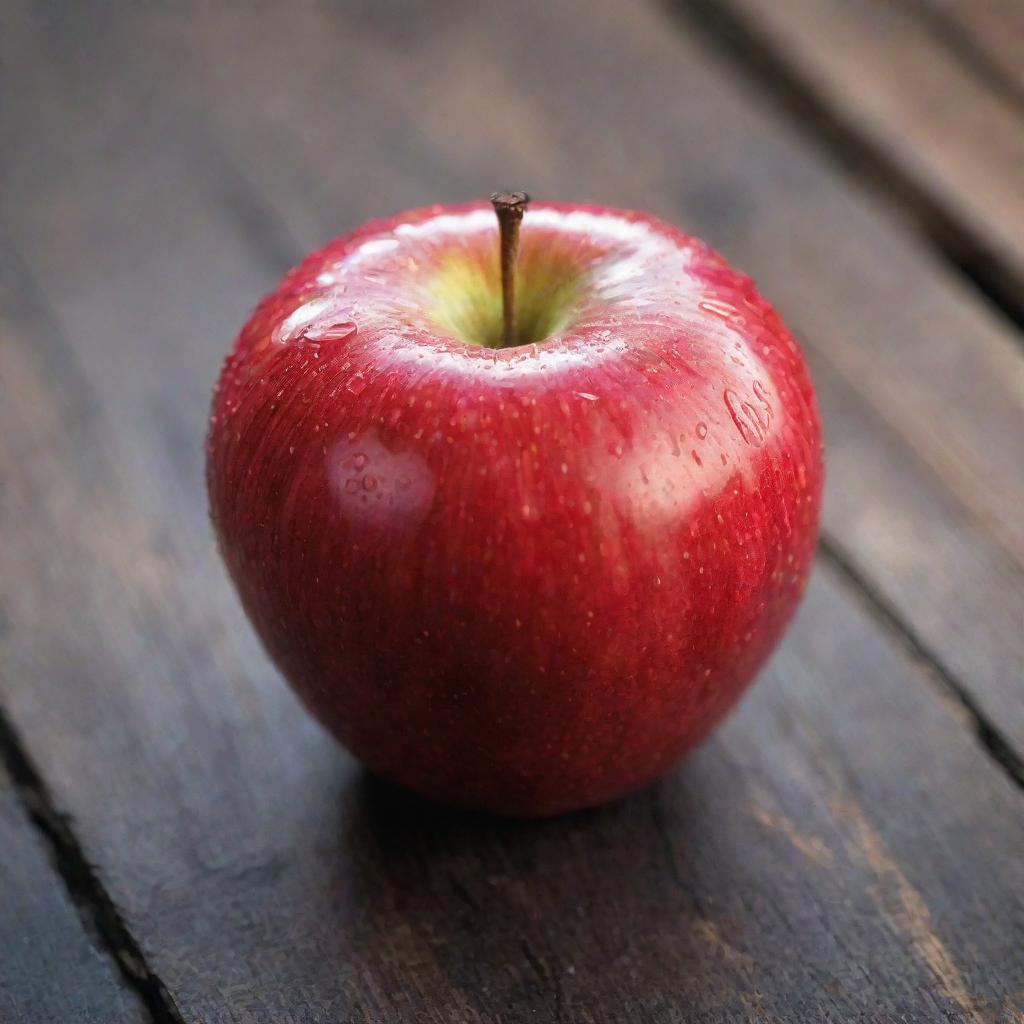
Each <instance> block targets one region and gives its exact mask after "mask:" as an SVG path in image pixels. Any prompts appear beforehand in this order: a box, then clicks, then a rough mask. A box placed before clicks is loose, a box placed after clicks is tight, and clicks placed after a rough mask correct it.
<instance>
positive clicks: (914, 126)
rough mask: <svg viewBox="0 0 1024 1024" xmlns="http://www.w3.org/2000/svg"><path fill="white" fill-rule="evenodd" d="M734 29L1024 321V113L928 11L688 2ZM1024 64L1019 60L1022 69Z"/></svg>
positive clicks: (879, 5)
mask: <svg viewBox="0 0 1024 1024" xmlns="http://www.w3.org/2000/svg"><path fill="white" fill-rule="evenodd" d="M681 2H682V6H683V9H684V10H691V11H693V12H694V13H695V15H696V16H697V17H698V18H705V19H709V20H719V21H720V20H722V19H723V18H725V19H735V22H734V23H735V24H739V25H741V26H743V31H745V32H747V33H749V40H750V41H751V43H752V45H753V46H754V47H755V48H756V49H757V50H760V51H762V52H766V53H768V54H770V55H771V59H773V60H776V61H778V62H779V64H780V65H781V66H782V67H783V68H784V71H783V74H784V75H785V76H787V77H788V78H790V79H792V80H794V81H796V82H797V83H798V87H799V88H801V89H803V90H805V91H807V92H808V93H809V94H810V95H811V96H813V97H814V100H815V102H816V103H817V104H819V105H820V106H822V107H823V108H824V109H825V111H826V112H827V114H826V116H827V118H829V119H830V120H834V121H835V122H836V123H838V124H840V125H842V126H843V128H844V130H846V131H848V132H852V133H853V134H854V135H855V136H856V137H857V139H858V140H860V142H861V143H862V144H864V145H867V146H869V147H870V148H871V149H872V150H873V151H874V152H875V154H876V156H877V159H878V161H880V162H881V164H882V173H883V174H884V175H888V176H889V178H890V179H891V181H890V182H889V184H890V185H891V186H892V187H894V188H895V190H896V192H897V193H898V195H899V197H900V198H901V199H903V200H909V201H910V202H912V203H914V204H917V205H920V206H921V207H922V210H921V212H922V215H923V216H924V217H925V219H926V220H927V221H930V222H931V223H932V227H933V229H934V230H935V231H937V232H939V233H940V234H943V235H945V236H946V239H945V243H946V245H947V246H948V247H949V248H950V249H951V250H952V251H954V252H955V253H956V254H957V256H958V258H962V259H964V260H966V261H968V262H970V263H972V264H974V265H975V266H976V268H977V270H978V272H979V273H980V274H981V276H982V277H983V278H985V280H986V283H987V284H988V285H989V287H991V288H993V289H994V290H996V291H997V292H998V294H999V296H1000V298H1001V299H1002V301H1003V302H1005V303H1006V304H1007V305H1008V306H1009V307H1010V308H1012V310H1013V312H1014V315H1016V316H1018V317H1020V316H1024V303H1022V302H1021V301H1020V298H1019V295H1020V287H1021V284H1022V282H1024V241H1022V238H1024V194H1022V192H1021V190H1020V187H1019V183H1020V174H1019V168H1020V167H1021V166H1022V165H1024V107H1022V106H1021V103H1020V102H1019V100H1018V99H1017V98H1016V97H1014V96H1012V95H1007V94H1006V93H1005V91H1004V90H1001V89H994V88H992V83H991V81H990V77H986V76H984V75H982V74H979V73H978V69H977V67H974V66H972V65H971V64H970V62H965V60H964V59H963V57H962V54H958V53H957V52H955V51H954V50H952V49H950V47H949V46H948V45H947V44H946V43H944V41H943V39H942V38H941V37H940V36H939V35H937V34H936V33H935V31H934V26H933V24H930V22H929V19H927V18H925V17H922V16H921V11H920V7H921V6H922V5H919V4H915V3H913V2H911V3H888V2H886V0H868V2H863V3H849V2H847V0H824V2H821V0H785V2H784V3H771V2H768V0H731V2H727V3H725V4H723V5H717V4H708V3H707V2H706V0H681ZM1019 63H1020V60H1019V53H1018V64H1019Z"/></svg>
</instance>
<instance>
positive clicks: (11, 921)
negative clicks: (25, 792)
mask: <svg viewBox="0 0 1024 1024" xmlns="http://www.w3.org/2000/svg"><path fill="white" fill-rule="evenodd" d="M0 849H2V851H3V855H2V856H0V907H2V912H0V950H2V951H3V952H2V955H0V1020H2V1021H3V1022H4V1024H67V1022H68V1021H75V1022H76V1024H143V1021H144V1020H145V1015H144V1013H143V1012H142V1010H141V1008H140V1006H139V1004H138V1002H137V1001H136V999H135V997H134V995H133V994H132V993H131V992H129V991H126V989H125V988H124V986H123V985H122V983H121V981H120V980H119V978H118V977H117V973H116V970H115V969H114V968H113V965H112V964H111V962H110V960H109V959H108V958H107V956H106V954H105V953H104V952H102V950H101V949H100V948H99V947H98V944H97V943H96V942H95V941H94V940H93V939H92V938H91V937H90V936H89V935H87V934H86V932H85V931H84V929H83V927H82V923H81V921H80V920H79V918H78V915H77V914H76V912H75V908H74V906H73V904H72V903H71V901H70V899H69V898H68V894H67V892H66V890H65V888H64V885H63V883H62V881H61V879H60V877H59V875H58V874H57V873H56V872H55V871H54V869H53V867H52V866H51V865H50V863H49V861H48V858H47V852H46V849H45V848H44V845H43V841H42V839H41V837H40V835H39V833H38V832H37V831H36V829H35V828H34V827H33V825H32V824H31V822H30V821H29V819H28V817H27V816H26V814H25V812H24V810H23V808H22V807H21V804H20V802H19V800H18V798H17V795H16V794H15V791H14V787H13V784H12V782H11V779H10V777H9V776H8V775H7V773H6V772H5V771H4V769H3V767H2V766H0Z"/></svg>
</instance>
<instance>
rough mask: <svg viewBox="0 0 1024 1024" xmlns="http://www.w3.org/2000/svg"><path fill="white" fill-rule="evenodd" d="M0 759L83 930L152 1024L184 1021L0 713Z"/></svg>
mask: <svg viewBox="0 0 1024 1024" xmlns="http://www.w3.org/2000/svg"><path fill="white" fill-rule="evenodd" d="M0 760H2V761H3V764H4V766H5V767H6V769H7V772H8V774H9V775H10V777H11V780H12V782H13V785H14V790H15V793H16V794H17V797H18V799H19V801H20V802H21V804H22V806H23V807H24V809H25V812H26V814H27V816H28V818H29V820H30V821H31V822H32V824H33V825H34V826H35V828H36V829H38V831H39V832H40V834H41V835H42V838H43V840H44V842H45V844H46V847H47V848H48V850H49V853H50V856H51V859H52V861H53V865H54V869H55V870H56V872H57V874H58V875H59V876H60V878H61V880H62V881H63V883H64V886H65V888H66V890H67V892H68V895H69V896H70V898H71V902H72V903H73V905H74V907H75V910H76V911H77V913H78V917H79V919H80V920H81V922H82V927H83V928H84V930H85V932H86V934H87V935H88V936H89V937H90V938H91V939H92V940H93V941H94V942H95V943H96V945H97V946H98V947H99V948H100V949H101V950H103V951H105V952H106V953H107V955H108V956H110V958H111V959H112V960H113V961H114V963H115V964H116V965H117V969H118V973H119V974H120V976H121V978H122V980H123V982H124V984H125V985H126V986H127V987H128V989H129V990H130V991H132V992H134V993H135V995H136V996H137V998H138V999H139V1001H140V1002H141V1003H142V1005H143V1007H144V1008H145V1010H146V1012H147V1013H148V1014H149V1016H150V1018H151V1019H152V1021H153V1024H184V1018H183V1017H182V1015H181V1012H180V1011H179V1010H178V1007H177V1006H176V1005H175V1002H174V999H173V998H172V997H171V995H170V993H169V992H168V990H167V986H166V985H165V984H164V983H163V981H162V980H161V979H160V978H159V976H158V975H157V974H156V973H155V972H154V971H153V970H152V968H151V967H150V966H149V964H148V963H147V961H146V958H145V956H144V955H143V953H142V950H141V948H140V947H139V944H138V943H137V942H136V941H135V939H134V938H133V936H132V935H131V933H130V932H129V931H128V927H127V925H126V924H125V923H124V920H123V918H122V917H121V914H120V912H119V911H118V909H117V907H116V906H115V904H114V901H113V900H112V899H111V897H110V895H109V894H108V893H107V891H106V889H105V888H104V886H103V883H102V882H101V881H100V880H99V878H98V877H97V875H96V872H95V871H94V870H93V867H92V865H91V864H90V863H89V861H88V859H87V858H86V856H85V851H84V850H83V849H82V847H81V845H80V843H79V842H78V839H77V838H76V837H75V834H74V832H73V831H72V829H71V827H70V825H69V824H68V820H67V818H66V817H65V815H63V814H62V813H61V812H60V811H59V810H58V809H57V807H56V806H55V805H54V802H53V799H52V797H51V794H50V792H49V790H48V788H47V786H46V783H45V782H44V781H43V778H42V776H41V775H40V774H39V772H38V771H37V770H36V768H35V766H34V765H33V763H32V761H31V759H30V757H29V756H28V754H27V752H26V751H25V749H24V747H23V745H22V743H21V741H20V739H19V738H18V736H17V734H16V733H15V731H14V729H13V728H12V726H11V725H10V723H9V722H8V720H7V718H6V716H5V715H4V714H3V713H2V712H0Z"/></svg>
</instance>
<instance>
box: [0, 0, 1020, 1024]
mask: <svg viewBox="0 0 1024 1024" xmlns="http://www.w3.org/2000/svg"><path fill="white" fill-rule="evenodd" d="M708 6H709V5H708V4H704V3H698V2H697V0H677V2H675V3H672V4H668V3H666V4H654V3H652V4H644V3H628V4H627V3H622V4H617V3H598V2H596V0H595V2H583V0H577V2H569V0H557V2H553V3H552V2H542V0H535V2H530V3H523V4H519V5H517V6H516V15H515V17H509V16H508V15H507V12H505V13H503V12H501V11H499V10H497V9H489V8H488V6H487V5H480V4H474V3H471V2H469V0H464V2H460V0H446V2H443V3H432V4H429V5H426V4H417V3H414V2H412V0H409V2H405V3H398V2H387V3H381V2H379V0H357V2H350V3H345V4H336V5H326V4H325V5H317V6H313V5H284V4H265V5H258V6H257V7H254V8H249V9H245V8H243V7H242V6H240V5H239V6H237V7H236V6H234V5H219V4H218V5H201V4H185V5H174V6H170V5H167V6H157V5H148V6H132V7H128V6H126V5H123V6H121V7H120V8H117V7H116V6H115V5H100V4H74V5H71V4H68V5H54V6H53V7H49V8H48V7H46V6H45V5H37V4H33V3H31V2H30V0H10V2H8V3H7V4H5V5H4V9H3V12H2V13H0V75H2V78H0V103H2V107H0V174H2V178H0V272H2V276H0V380H2V382H3V384H2V386H3V396H4V398H3V402H2V404H0V483H2V487H0V537H2V538H3V543H2V544H0V580H2V583H0V644H2V653H3V657H2V671H0V711H2V714H3V718H2V720H0V721H2V722H3V728H2V729H0V748H2V750H3V754H4V758H5V760H6V762H7V764H8V767H9V770H10V773H11V775H12V776H13V777H14V778H16V779H17V780H18V786H17V787H16V788H15V789H11V788H10V787H9V786H8V784H7V783H4V782H0V851H2V857H0V943H2V946H0V1019H3V1020H4V1021H5V1022H6V1021H7V1020H13V1021H14V1022H16V1024H21V1022H22V1021H33V1022H35V1021H42V1022H49V1021H54V1022H58V1021H59V1022H61V1024H63V1022H66V1021H71V1020H74V1021H78V1020H83V1021H92V1020H96V1021H103V1022H106V1021H120V1020H126V1021H127V1020H131V1021H135V1020H146V1019H150V1020H155V1021H157V1022H159V1024H164V1022H174V1021H180V1020H184V1021H189V1022H192V1021H197V1022H210V1024H213V1022H216V1024H221V1022H225V1024H226V1022H247V1024H248V1022H253V1024H255V1022H261V1024H262V1022H266V1024H270V1022H273V1024H288V1022H296V1024H298V1022H301V1024H311V1022H314V1021H318V1022H319V1021H325V1022H326V1021H332V1022H333V1021H350V1020H351V1021H364V1020H365V1021H374V1022H378V1021H434V1020H436V1021H445V1022H451V1021H473V1022H476V1021H488V1022H490V1021H502V1022H504V1021H513V1022H518V1021H536V1020H558V1021H597V1022H604V1021H622V1020H651V1021H659V1022H661V1021H666V1022H668V1021H672V1022H675V1021H708V1022H712V1021H716V1022H717V1021H734V1020H743V1021H817V1020H822V1021H825V1020H828V1021H861V1020H870V1021H889V1020H906V1021H915V1022H917V1021H920V1022H925V1021H928V1022H931V1021H936V1020H951V1021H970V1022H990V1021H991V1022H994V1021H1008V1022H1020V1021H1021V1020H1024V956H1022V955H1021V949H1022V948H1024V854H1022V851H1024V792H1022V786H1024V768H1022V765H1024V517H1022V516H1021V511H1020V510H1021V508H1022V507H1024V471H1022V465H1024V351H1022V347H1021V346H1022V340H1024V339H1022V337H1021V331H1020V328H1019V326H1018V324H1019V321H1020V316H1019V310H1018V309H1016V308H1015V306H1014V304H1013V302H1012V301H1011V300H1010V298H1008V296H1009V295H1010V291H1012V289H1011V290H1008V288H1007V282H1010V283H1012V282H1014V281H1016V282H1020V281H1021V268H1022V267H1024V258H1022V250H1021V248H1020V232H1019V231H1018V232H1017V233H1016V236H1014V233H1013V231H1011V230H1008V228H1009V227H1010V226H1011V225H1012V224H1014V223H1017V222H1018V221H1019V218H1020V212H1021V193H1020V170H1019V167H1020V164H1019V162H1017V163H1016V164H1014V163H1013V162H1012V161H1011V160H1009V159H1003V158H1001V157H1000V156H999V154H1007V153H1010V152H1012V151H1013V148H1014V147H1017V148H1019V147H1020V142H1021V139H1022V138H1024V127H1022V123H1021V118H1022V117H1024V114H1022V113H1021V111H1020V107H1019V106H1018V107H1017V108H1016V110H1015V111H1014V109H1013V102H1014V101H1013V100H1012V89H1011V88H1008V86H1007V83H1011V84H1012V82H1013V81H1014V80H1015V79H1014V74H1015V71H1016V66H1015V65H1014V64H1013V62H1012V59H1010V60H1009V61H1008V60H1007V56H1006V54H1007V52H1008V51H1007V50H1006V45H1005V40H1003V39H1002V38H1000V33H999V32H998V31H994V30H993V24H995V23H996V21H995V19H997V17H998V12H999V9H1000V8H1001V6H1003V4H1001V3H1000V0H984V2H982V3H979V4H978V5H977V6H971V5H967V4H966V3H965V2H961V3H959V4H957V5H947V6H944V7H943V8H942V9H941V11H938V9H935V10H933V9H932V7H931V5H930V3H928V2H927V0H903V2H901V3H899V4H893V5H888V6H889V7H891V10H890V11H888V13H886V15H885V19H884V24H885V25H889V26H890V28H884V26H883V28H877V27H872V26H873V25H874V22H872V21H871V19H872V18H875V17H876V14H872V13H871V11H873V10H875V8H874V7H873V6H872V5H847V4H841V3H839V2H838V0H822V3H821V4H819V5H813V4H810V3H809V2H806V0H784V2H782V3H771V4H770V3H768V0H764V2H761V0H757V2H755V0H729V3H728V4H727V5H726V4H723V5H720V9H719V10H718V11H717V12H709V11H708V9H707V8H708ZM880 6H881V5H879V7H880ZM723 11H724V13H725V17H723V15H722V12H723ZM804 13H807V14H813V17H808V18H806V19H804V18H802V14H804ZM936 19H939V22H941V25H947V26H948V25H962V26H963V31H961V32H959V33H955V32H954V33H951V32H948V31H944V30H942V28H941V25H940V27H939V28H936V24H937V22H936ZM957 19H959V21H958V20H957ZM1007 24H1010V25H1013V24H1019V18H1017V19H1016V21H1014V18H1013V17H1010V20H1009V21H1008V22H1007ZM893 25H895V26H897V27H896V28H892V27H891V26H893ZM819 32H820V34H818V33H819ZM954 37H955V38H956V39H957V40H959V41H957V42H954V41H953V39H954ZM844 40H845V43H844ZM964 40H967V42H968V43H969V45H970V46H971V47H973V49H972V50H971V51H970V52H971V53H975V55H976V56H978V55H981V56H978V59H977V60H974V61H973V63H972V59H970V58H968V57H966V56H965V49H964V46H965V44H964V42H963V41H964ZM819 44H820V46H823V47H827V51H826V52H827V53H834V54H835V55H836V58H837V59H836V60H834V61H830V60H828V59H827V58H826V57H825V56H824V55H822V54H821V53H818V52H817V46H818V45H819ZM911 50H912V51H913V58H912V59H910V58H909V57H908V60H907V62H906V63H904V62H903V61H902V60H901V56H902V55H903V54H904V53H905V52H908V51H911ZM840 57H841V58H842V59H841V60H840V59H839V58H840ZM982 58H984V59H982ZM982 67H986V68H990V69H992V68H995V69H1002V70H1001V72H1000V73H999V74H996V73H994V72H993V73H986V72H985V71H983V70H980V68H982ZM914 68H917V69H918V72H916V73H915V72H914V70H913V69H914ZM787 69H791V72H792V73H789V72H788V71H787ZM810 72H813V74H812V73H810ZM929 89H935V90H938V93H937V95H940V96H941V97H942V102H938V101H936V102H935V103H933V104H930V105H929V104H928V102H927V100H928V96H927V95H926V94H927V92H928V90H929ZM993 111H999V115H998V119H996V120H992V121H991V125H992V131H993V132H995V133H996V134H995V136H994V137H992V138H986V139H985V140H983V141H984V145H983V146H974V145H972V138H973V137H972V135H971V134H970V131H968V130H967V129H966V128H965V127H964V125H965V124H970V125H978V124H988V123H990V122H989V121H987V120H985V119H986V118H995V117H996V115H995V114H993V113H992V112H993ZM498 112H500V116H499V113H498ZM837 140H838V141H837ZM858 153H862V156H858ZM894 170H895V171H896V172H898V173H894ZM496 185H515V186H518V185H525V186H526V187H528V188H530V189H531V191H533V192H535V193H537V194H539V195H544V196H551V197H553V198H566V199H568V198H587V199H591V200H594V201H599V202H602V201H603V202H609V203H613V204H616V205H623V206H636V207H642V208H646V209H651V210H653V211H654V212H656V213H658V214H660V215H662V216H665V217H666V218H668V219H671V220H674V221H676V222H679V223H681V224H683V225H684V226H687V227H689V228H691V229H692V230H695V231H697V232H698V233H700V234H702V235H704V236H706V237H707V238H708V239H709V240H710V241H711V242H712V243H713V244H715V245H717V246H718V247H719V248H721V249H722V250H723V251H725V252H726V253H727V254H728V255H729V256H730V257H731V258H733V259H734V260H735V261H737V262H738V263H739V264H740V265H741V266H743V267H744V268H745V269H747V270H749V271H750V272H752V273H753V274H754V275H755V277H757V279H758V280H759V282H760V284H761V285H762V287H763V290H764V291H765V292H766V293H767V294H768V295H769V296H770V297H771V298H772V299H773V300H774V301H775V302H776V304H777V305H778V306H779V308H780V310H781V311H782V313H783V314H784V316H785V317H786V319H787V320H789V321H790V322H791V324H792V326H793V327H794V329H795V330H796V332H797V334H798V336H799V337H800V338H801V340H802V341H803V343H804V345H805V348H806V350H807V352H808V356H809V358H810V360H811V364H812V368H813V370H814V374H815V380H816V383H817V385H818V388H819V392H820V397H821V404H822V409H823V413H824V417H825V422H826V433H827V437H828V443H829V461H828V468H829V482H828V491H827V500H826V515H825V530H824V536H823V544H822V554H821V558H820V560H819V566H818V571H817V573H816V575H815V578H814V580H813V582H812V585H811V589H810V593H809V595H808V599H807V601H806V602H805V604H804V607H803V609H802V611H801V614H800V617H799V619H798V622H797V623H796V625H795V627H794V629H793V631H792V633H791V634H790V635H789V636H788V637H787V639H786V641H785V643H784V645H783V647H782V649H781V650H780V651H779V653H778V655H777V656H776V657H775V658H774V660H773V661H772V663H771V665H770V667H769V669H768V670H767V671H766V672H765V674H764V678H763V679H762V680H761V681H760V682H759V683H758V684H757V686H756V687H755V688H754V689H753V690H752V691H751V694H750V696H749V698H748V699H747V700H746V701H745V702H744V704H743V705H742V707H741V708H740V710H739V711H738V712H737V713H736V714H735V715H734V716H733V717H732V718H731V719H730V720H729V721H728V722H727V723H726V725H725V726H724V727H723V728H722V729H721V730H720V731H719V732H718V733H717V734H716V735H715V736H714V737H713V738H712V739H711V740H710V741H709V742H708V743H707V744H706V745H705V746H704V747H703V748H702V749H701V750H700V751H699V752H698V753H697V754H696V755H695V756H694V757H693V758H691V759H690V761H689V762H688V763H687V764H685V765H684V766H681V767H680V768H679V769H677V770H676V771H675V772H673V773H672V774H671V775H670V776H669V777H668V778H666V779H665V780H664V781H663V782H662V783H660V784H659V785H658V786H657V787H655V788H653V789H651V790H650V791H648V792H646V793H644V794H640V795H639V796H637V797H635V798H632V799H630V800H627V801H625V802H622V803H620V804H617V805H615V806H612V807H607V808H604V809H600V810H597V811H593V812H587V813H584V814H578V815H573V816H570V817H568V818H566V819H563V820H558V821H552V822H546V823H542V824H509V823H504V822H500V821H495V820H490V819H482V818H478V817H472V816H467V815H461V814H455V813H452V812H448V811H444V810H441V809H439V808H436V807H433V806H430V805H427V804H424V803H422V802H420V801H417V800H414V799H413V798H411V797H408V796H406V795H404V794H402V793H400V792H398V791H396V790H394V789H393V788H391V787H388V786H386V785H385V784H383V783H379V782H375V781H373V780H370V779H367V778H366V777H365V775H364V774H363V773H362V772H361V771H360V769H359V768H358V766H357V765H355V764H354V763H353V762H352V761H351V760H350V759H349V758H348V757H347V756H346V755H345V754H344V753H342V752H341V751H340V750H338V749H337V747H336V746H335V745H334V744H333V743H331V742H330V741H329V740H328V739H327V738H326V737H325V736H324V735H323V734H322V733H321V732H320V731H319V729H318V728H317V727H316V726H315V725H314V724H313V723H312V722H310V721H309V720H308V718H307V717H306V716H305V715H304V714H303V713H302V712H301V711H300V710H299V708H298V707H297V705H296V704H295V702H294V700H293V699H292V698H291V696H290V695H289V694H288V692H287V690H286V688H285V687H284V686H283V685H282V684H281V683H280V681H279V680H278V679H277V678H276V676H275V674H274V672H273V670H272V669H271V668H270V667H269V666H268V664H267V663H266V660H265V658H264V657H263V655H262V653H261V651H260V650H259V647H258V644H257V642H256V641H255V638H254V637H253V635H252V634H251V632H250V630H249V628H248V626H247V625H246V623H245V622H244V620H243V617H242V615H241V613H240V611H239V609H238V607H237V602H236V601H235V599H234V596H233V594H232V593H231V591H230V588H229V586H228V584H227V581H226V580H225V578H224V575H223V572H222V570H221V567H220V565H219V563H218V561H217V558H216V554H215V552H214V550H213V545H212V541H211V538H210V535H209V529H208V525H207V522H206V512H205V499H204V496H203V486H202V453H201V442H202V436H203V432H204V426H205V418H206V411H207V400H208V392H209V388H210V386H211V384H212V381H213V378H214V375H215V372H216V369H217V366H218V364H219V362H220V359H221V358H222V355H223V353H224V350H225V348H226V346H227V344H228V343H229V341H230V339H231V337H232V335H233V333H234V332H235V330H237V327H238V326H239V324H240V323H241V321H242V319H243V318H244V316H245V314H246V312H247V311H248V309H249V308H250V307H251V305H252V304H253V302H254V301H255V299H256V298H257V297H258V296H259V294H260V293H261V292H262V291H264V290H266V289H267V288H269V287H270V286H271V285H272V284H273V282H274V280H275V279H276V277H277V276H278V275H279V274H280V273H281V272H282V271H283V270H284V269H286V268H287V266H288V265H289V264H290V263H292V262H294V260H295V259H296V258H297V257H298V256H300V255H301V253H302V252H303V251H304V250H306V249H308V248H311V247H312V246H314V245H316V244H319V243H321V242H323V241H324V240H325V239H326V238H328V237H330V236H331V235H333V234H336V233H338V232H340V231H342V230H344V229H346V228H348V227H351V226H353V225H355V224H356V223H358V222H359V221H360V220H362V219H364V218H365V217H368V216H371V215H374V214H384V213H388V212H391V211H393V210H396V209H400V208H403V207H407V206H412V205H418V204H423V203H427V202H431V201H434V200H454V199H460V198H466V197H471V196H476V195H481V194H484V193H486V192H488V191H490V190H491V189H492V188H493V187H494V186H496ZM939 186H941V187H939ZM922 197H924V198H925V199H926V200H927V202H926V203H924V202H923V201H922ZM1014 218H1017V220H1016V221H1015V220H1014ZM936 224H937V225H939V226H940V228H941V230H933V229H934V228H935V225H936ZM965 253H968V254H971V255H972V257H973V256H977V254H979V253H981V254H984V257H985V264H984V266H980V265H979V264H978V263H977V261H976V260H975V261H974V262H972V261H971V260H970V259H967V258H966V256H965V255H964V254H965ZM1011 298H1012V296H1011Z"/></svg>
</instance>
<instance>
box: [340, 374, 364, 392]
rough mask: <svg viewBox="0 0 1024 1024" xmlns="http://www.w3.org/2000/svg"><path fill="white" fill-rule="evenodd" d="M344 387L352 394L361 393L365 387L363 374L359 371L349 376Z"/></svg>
mask: <svg viewBox="0 0 1024 1024" xmlns="http://www.w3.org/2000/svg"><path fill="white" fill-rule="evenodd" d="M345 387H346V388H347V390H348V391H350V392H351V393H352V394H353V395H361V394H362V393H363V391H364V389H365V388H366V381H365V380H364V378H363V375H362V374H361V373H356V374H353V376H352V377H350V378H349V381H348V383H347V384H346V385H345Z"/></svg>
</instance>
